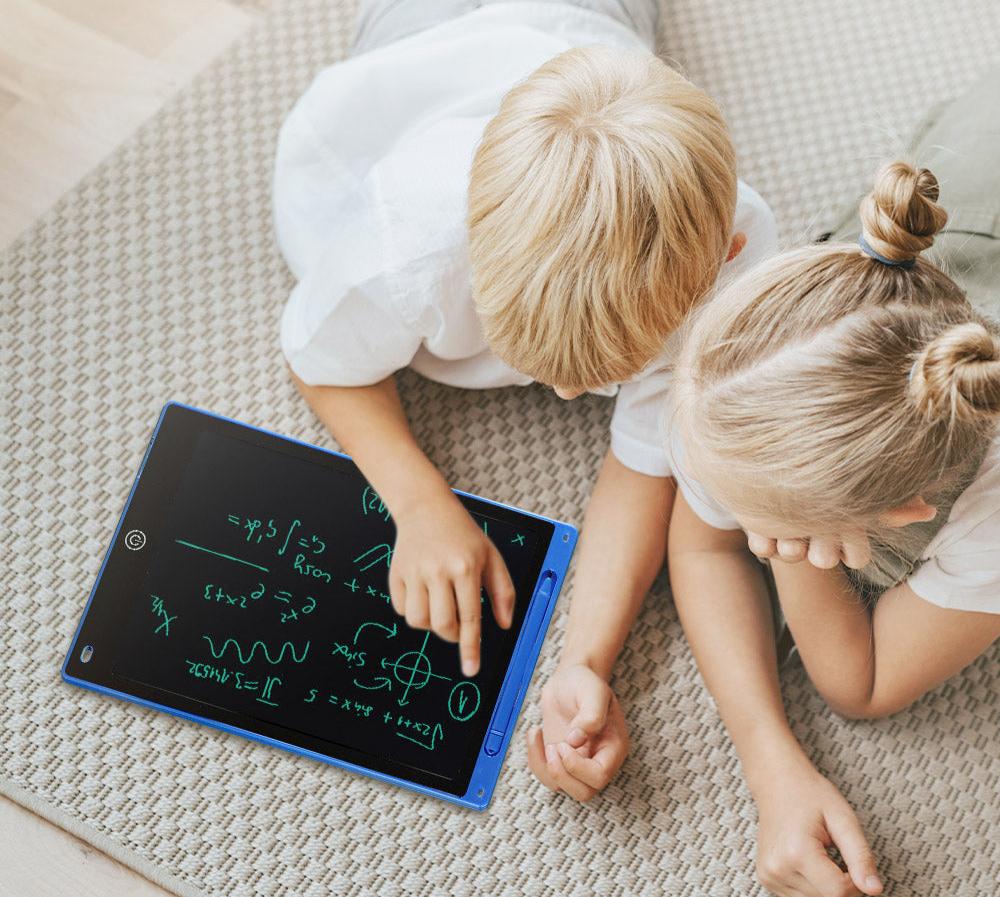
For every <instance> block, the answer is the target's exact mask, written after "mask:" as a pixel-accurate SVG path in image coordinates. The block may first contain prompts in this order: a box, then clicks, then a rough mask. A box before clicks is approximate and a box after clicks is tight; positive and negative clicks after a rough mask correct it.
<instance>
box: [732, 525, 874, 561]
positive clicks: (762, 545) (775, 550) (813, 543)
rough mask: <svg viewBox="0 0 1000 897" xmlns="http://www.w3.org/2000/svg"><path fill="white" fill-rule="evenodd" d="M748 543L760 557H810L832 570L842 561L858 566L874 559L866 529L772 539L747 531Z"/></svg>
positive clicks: (783, 558)
mask: <svg viewBox="0 0 1000 897" xmlns="http://www.w3.org/2000/svg"><path fill="white" fill-rule="evenodd" d="M747 547H748V548H749V549H750V550H751V551H752V552H753V553H754V554H755V555H757V557H759V558H760V559H761V560H764V559H766V558H778V559H780V560H782V561H787V562H788V563H791V564H795V563H798V562H799V561H804V560H806V559H808V560H809V563H810V564H812V565H813V566H814V567H820V568H821V569H824V570H829V569H830V568H831V567H836V566H837V564H839V563H840V562H841V561H843V562H844V564H845V565H846V566H848V567H852V568H854V569H855V570H858V569H860V568H861V567H864V566H865V564H867V563H868V562H869V561H870V560H871V548H870V547H869V545H868V537H867V535H865V533H863V532H857V533H847V534H844V535H841V536H812V537H809V536H803V537H802V538H799V539H772V538H770V537H769V536H762V535H760V534H759V533H754V532H750V531H749V530H748V531H747Z"/></svg>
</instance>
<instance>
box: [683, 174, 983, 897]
mask: <svg viewBox="0 0 1000 897" xmlns="http://www.w3.org/2000/svg"><path fill="white" fill-rule="evenodd" d="M938 198H939V187H938V183H937V180H936V179H935V177H934V175H933V174H932V173H931V172H930V171H928V170H927V169H916V168H914V167H911V166H910V165H908V164H906V163H903V162H895V163H893V164H891V165H888V166H886V167H885V168H884V169H883V170H882V171H881V172H880V173H879V174H878V176H877V178H876V182H875V186H874V189H873V191H872V193H871V194H870V195H869V196H868V197H866V198H865V199H864V200H863V202H862V204H861V210H860V211H861V235H860V237H859V239H858V240H857V241H854V242H832V243H819V244H815V245H812V246H808V247H805V248H801V249H796V250H792V251H789V252H785V253H782V254H780V255H778V256H776V257H774V258H773V259H771V260H769V261H767V262H765V263H764V264H762V265H761V266H759V267H757V268H756V269H755V270H753V271H750V272H748V273H747V274H745V275H744V276H742V277H741V278H739V279H737V280H736V281H734V282H733V283H732V284H731V285H730V286H729V287H728V288H726V289H725V290H723V291H721V292H720V293H719V294H718V295H717V296H716V298H714V299H713V300H712V301H711V302H708V303H705V304H704V306H703V307H702V308H700V309H699V310H698V312H697V313H696V315H695V316H694V317H693V319H692V321H691V323H690V327H689V329H688V332H687V333H686V335H685V339H684V344H683V348H682V351H681V354H680V357H679V361H678V366H677V370H676V374H675V381H674V390H675V391H674V400H673V401H674V404H673V408H672V411H673V418H674V419H673V427H672V432H673V433H674V434H676V435H675V436H674V437H673V439H674V458H675V472H676V475H677V479H678V486H679V494H678V497H677V500H676V502H675V506H674V512H673V520H672V522H671V525H670V535H669V542H670V544H669V560H670V570H671V584H672V587H673V592H674V598H675V601H676V604H677V608H678V613H679V615H680V618H681V623H682V625H683V627H684V630H685V633H686V635H687V637H688V639H689V641H690V644H691V647H692V650H693V652H694V654H695V658H696V660H697V662H698V665H699V668H700V669H701V672H702V675H703V677H704V679H705V681H706V684H707V686H708V688H709V690H710V691H711V692H712V694H713V696H714V697H715V700H716V703H717V705H718V708H719V712H720V714H721V716H722V718H723V720H724V722H725V724H726V726H727V728H728V730H729V732H730V734H731V736H732V738H733V741H734V744H735V746H736V749H737V752H738V753H739V755H740V758H741V761H742V763H743V768H744V772H745V774H746V777H747V782H748V785H749V787H750V790H751V792H752V794H753V796H754V799H755V801H756V803H757V807H758V812H759V833H758V842H759V844H758V848H759V849H758V864H757V867H758V874H759V875H760V877H761V880H762V882H763V883H764V884H765V885H766V886H767V887H768V888H770V889H771V890H773V891H775V892H776V893H778V894H782V895H795V897H801V895H808V897H814V895H822V897H835V895H853V894H857V893H858V892H859V891H860V892H863V893H865V894H878V893H881V890H882V883H881V881H880V879H879V877H878V873H877V871H876V866H875V862H874V858H873V856H872V853H871V850H870V848H869V847H868V844H867V842H866V840H865V837H864V835H863V833H862V831H861V828H860V826H859V824H858V821H857V819H856V818H855V816H854V813H853V812H852V810H851V809H850V807H849V806H848V804H847V802H846V801H845V800H844V798H843V797H842V796H841V795H840V794H839V793H838V792H837V790H836V789H835V787H834V786H833V785H832V784H831V783H830V782H829V781H827V780H826V779H825V778H823V777H822V776H821V775H820V774H819V773H818V772H817V771H816V769H815V768H814V767H813V766H812V764H811V763H810V761H809V760H808V759H807V758H806V756H805V754H804V753H803V751H802V749H801V748H800V747H799V745H798V743H797V742H796V740H795V738H794V736H793V734H792V732H791V729H790V728H789V725H788V723H787V721H786V719H785V715H784V711H783V708H782V702H781V696H780V694H779V690H778V679H777V674H776V664H775V656H776V654H775V645H774V637H773V631H772V620H771V609H770V606H769V597H768V591H769V587H770V588H772V589H774V590H775V591H776V594H777V598H778V600H779V602H780V609H781V612H782V613H783V615H784V618H785V621H786V623H787V626H788V629H789V630H790V633H791V636H792V637H793V638H794V640H795V645H796V647H797V649H798V651H799V653H800V655H801V658H802V662H803V664H804V666H805V669H806V671H807V673H808V675H809V676H810V678H811V679H812V681H813V683H814V684H815V686H816V688H817V689H818V690H819V692H820V693H821V694H822V695H823V697H824V698H825V699H826V700H827V702H828V703H829V704H830V706H831V707H832V708H833V709H834V710H836V711H837V712H839V713H841V714H843V715H845V716H849V717H876V716H883V715H887V714H891V713H895V712H896V711H898V710H900V709H902V708H904V707H906V706H907V705H908V704H910V703H911V702H912V701H914V700H916V699H917V698H918V697H920V696H921V695H922V694H924V693H925V692H926V691H928V690H929V689H931V688H933V687H934V686H936V685H937V684H938V683H940V682H942V681H943V680H944V679H946V678H948V677H950V676H952V675H954V674H955V673H957V672H959V671H960V670H961V669H962V668H963V667H965V666H966V665H967V664H969V663H970V662H971V661H972V660H973V659H975V658H976V657H977V656H978V655H979V654H980V653H982V652H983V651H984V650H985V649H986V648H987V647H988V646H989V645H990V644H991V643H992V642H993V641H994V640H995V639H997V638H998V637H1000V549H998V544H1000V434H998V426H997V422H998V417H1000V324H998V323H997V322H995V321H994V320H992V319H991V318H989V317H987V316H986V315H984V314H983V313H982V312H981V311H979V310H977V308H975V307H974V306H973V305H972V304H971V303H970V302H969V299H968V297H967V296H966V294H965V292H964V291H963V290H962V289H961V288H960V287H959V285H958V284H957V283H956V282H955V281H954V280H953V279H952V278H951V277H949V276H948V275H947V274H946V273H945V272H944V271H943V270H941V268H939V267H936V266H935V265H934V264H932V263H931V262H929V261H928V260H926V259H925V258H923V257H922V255H921V253H922V251H923V250H925V249H927V248H928V247H929V246H930V245H931V243H932V242H933V240H934V235H935V234H936V233H937V232H938V231H939V230H940V229H941V228H942V227H943V225H944V224H945V221H946V220H947V214H946V212H945V210H944V209H943V208H942V206H941V205H939V204H938ZM992 201H993V198H992V197H990V196H989V195H986V199H985V200H984V202H992ZM969 211H970V209H969V207H968V206H964V207H963V208H962V212H963V213H966V214H967V213H968V212H969ZM966 239H967V240H971V237H966ZM970 245H971V244H970ZM980 304H982V303H980ZM743 531H746V533H752V534H755V535H754V537H753V542H752V544H753V546H754V547H755V548H756V549H757V550H760V551H763V552H764V553H768V554H771V555H772V559H771V561H770V569H769V571H766V570H765V571H762V569H761V566H760V564H759V563H758V562H757V561H756V560H755V559H754V558H753V556H752V555H751V554H750V553H749V551H748V550H747V536H746V535H745V533H744V532H743ZM809 536H812V537H813V538H812V539H810V538H808V537H809ZM838 545H842V546H843V549H842V550H841V551H840V552H838V550H837V546H838ZM805 554H808V557H809V559H810V560H811V561H813V563H800V564H795V563H793V562H794V561H795V560H799V559H801V558H802V557H803V555H805ZM786 558H787V559H786ZM841 558H843V559H844V561H848V562H850V564H851V566H848V565H847V563H839V561H840V560H841ZM762 572H763V573H769V574H770V576H769V578H765V576H764V575H762ZM831 846H836V847H837V848H838V849H839V851H840V854H841V855H842V857H843V858H844V861H845V863H846V866H847V872H843V871H841V869H840V867H839V866H837V865H836V864H835V863H834V862H833V861H832V860H831V859H830V857H829V856H828V853H827V848H829V847H831Z"/></svg>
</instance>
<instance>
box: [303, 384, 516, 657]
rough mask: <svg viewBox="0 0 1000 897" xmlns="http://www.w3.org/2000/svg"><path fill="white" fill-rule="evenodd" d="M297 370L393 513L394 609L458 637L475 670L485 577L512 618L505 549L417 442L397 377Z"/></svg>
mask: <svg viewBox="0 0 1000 897" xmlns="http://www.w3.org/2000/svg"><path fill="white" fill-rule="evenodd" d="M289 373H290V374H291V377H292V381H293V382H294V383H295V385H296V387H297V388H298V390H299V392H301V393H302V395H303V397H304V398H305V399H306V401H307V402H308V403H309V405H310V407H311V408H312V409H313V411H314V412H315V413H316V416H317V417H319V419H320V420H321V421H322V422H323V423H324V425H325V426H326V427H327V429H329V431H330V432H331V433H332V434H333V437H334V438H335V439H336V440H337V442H338V443H340V445H341V446H343V447H344V450H345V451H346V452H347V453H348V454H349V455H351V457H352V458H353V459H354V462H355V463H356V464H357V465H358V467H359V468H360V470H361V472H362V473H363V474H364V475H365V478H366V479H367V480H368V481H369V482H370V483H371V484H372V485H373V486H374V487H375V489H376V491H377V492H378V493H379V496H380V498H381V499H382V501H383V502H384V503H385V505H386V507H387V508H388V509H389V512H390V513H391V514H392V516H393V519H394V521H395V523H396V545H395V547H394V550H393V556H392V563H391V565H390V568H389V594H390V597H391V599H392V605H393V608H394V609H395V610H396V612H397V613H399V614H405V616H406V622H407V623H408V624H409V625H410V626H412V627H415V628H419V629H431V630H433V631H434V632H435V633H437V634H438V635H439V636H441V637H442V638H444V639H446V640H448V641H452V642H455V641H457V642H459V646H460V651H461V656H462V667H463V672H464V673H465V675H467V676H471V675H475V673H476V672H478V669H479V642H480V633H481V624H480V615H481V601H480V597H479V596H480V587H481V586H482V585H485V586H486V590H487V592H488V593H489V596H490V601H491V604H492V607H493V615H494V617H495V618H496V619H497V621H498V623H499V624H500V625H501V626H503V627H504V628H506V627H508V626H510V622H511V619H512V617H513V609H514V586H513V584H512V582H511V579H510V574H509V573H508V572H507V566H506V564H505V563H504V561H503V558H502V557H501V555H500V552H499V551H498V550H497V549H496V547H495V546H494V545H493V543H492V542H491V541H490V540H489V539H488V538H487V537H486V535H485V534H484V533H483V531H482V530H481V529H479V527H478V526H476V524H475V522H474V521H473V519H472V517H471V516H469V513H468V511H466V510H465V508H464V507H463V506H462V504H461V503H460V502H459V500H458V499H457V498H456V497H455V494H454V493H453V492H452V491H451V489H450V488H449V486H448V484H447V482H445V479H444V477H443V476H441V473H440V472H439V471H438V469H437V468H436V467H435V466H434V465H433V464H432V463H431V461H430V459H429V458H428V457H427V456H426V455H425V454H424V452H423V451H422V450H421V448H420V446H419V445H418V444H417V441H416V439H415V438H414V437H413V433H412V432H411V431H410V426H409V423H408V422H407V420H406V414H405V412H404V411H403V406H402V404H401V403H400V401H399V394H398V392H397V391H396V383H395V380H394V378H393V377H391V376H390V377H387V378H386V379H385V380H382V381H380V382H379V383H375V384H373V385H371V386H311V385H309V384H307V383H305V382H303V381H302V380H301V379H300V378H299V377H298V376H297V375H296V374H295V372H294V371H292V369H291V367H290V366H289Z"/></svg>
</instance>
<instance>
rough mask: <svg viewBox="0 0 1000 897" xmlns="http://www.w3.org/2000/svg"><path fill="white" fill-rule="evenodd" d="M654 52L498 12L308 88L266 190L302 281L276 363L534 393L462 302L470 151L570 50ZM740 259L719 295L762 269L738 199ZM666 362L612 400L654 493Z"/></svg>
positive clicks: (756, 219)
mask: <svg viewBox="0 0 1000 897" xmlns="http://www.w3.org/2000/svg"><path fill="white" fill-rule="evenodd" d="M592 44H604V45H610V46H614V47H622V48H630V49H646V50H651V48H650V47H649V45H648V44H647V43H645V42H644V41H643V39H642V38H641V37H640V36H639V35H638V34H636V33H635V32H633V31H631V30H630V29H628V28H626V27H625V26H624V25H622V24H620V23H619V22H617V21H615V20H614V19H612V18H610V17H609V16H606V15H603V14H601V13H596V12H592V11H590V10H585V9H581V8H579V7H576V6H573V5H572V4H557V3H516V2H511V3H497V4H491V5H489V6H486V7H481V8H479V9H477V10H475V11H473V12H469V13H466V14H464V15H462V16H459V17H458V18H454V19H450V20H448V21H445V22H442V23H441V24H438V25H435V26H433V27H431V28H428V29H426V30H424V31H421V32H418V33H417V34H414V35H411V36H410V37H407V38H404V39H402V40H399V41H396V42H394V43H392V44H388V45H385V46H382V47H378V48H375V49H373V50H371V51H369V52H366V53H362V54H359V55H358V56H355V57H352V58H349V59H346V60H344V61H342V62H338V63H336V64H334V65H331V66H329V67H328V68H326V69H324V70H323V71H321V72H320V73H319V74H318V75H317V76H316V78H315V80H314V81H313V83H312V84H311V86H310V87H309V89H308V90H307V91H306V92H305V94H303V96H302V97H301V98H300V99H299V101H298V102H297V104H296V105H295V107H294V108H293V109H292V111H291V113H290V114H289V116H288V118H287V119H286V121H285V122H284V124H283V126H282V128H281V132H280V135H279V139H278V148H277V157H276V161H275V176H274V222H275V229H276V232H277V238H278V244H279V246H280V248H281V251H282V252H283V254H284V256H285V259H286V260H287V262H288V265H289V267H290V268H291V270H292V272H293V273H294V274H295V276H296V278H297V279H298V284H297V285H296V287H295V288H294V289H293V291H292V293H291V295H290V296H289V298H288V301H287V303H286V305H285V308H284V311H283V314H282V317H281V348H282V351H283V352H284V354H285V357H286V358H287V359H288V363H289V365H290V366H291V367H292V369H293V370H294V371H295V373H296V374H297V375H298V376H299V377H301V378H302V380H304V381H305V382H306V383H309V384H334V385H340V386H362V385H367V384H371V383H376V382H378V381H379V380H382V379H384V378H385V377H387V376H388V375H390V374H391V373H393V372H394V371H397V370H399V369H400V368H403V367H406V366H410V367H412V368H413V369H414V370H416V371H417V372H418V373H420V374H422V375H423V376H425V377H428V378H430V379H432V380H437V381H439V382H441V383H447V384H450V385H452V386H462V387H467V388H473V389H484V388H489V387H498V386H511V385H527V384H529V383H531V382H532V380H531V378H530V377H528V376H527V375H525V374H522V373H521V372H519V371H517V370H515V369H513V368H511V367H509V366H508V365H507V364H505V363H504V362H503V361H501V360H500V359H499V358H497V357H496V356H495V355H494V354H493V353H492V352H491V351H490V349H489V347H488V346H487V344H486V342H485V340H484V339H483V335H482V330H481V327H480V323H479V319H478V315H477V313H476V309H475V305H474V302H473V299H472V288H471V273H470V267H469V258H468V234H467V227H466V214H467V203H468V178H469V170H470V167H471V163H472V157H473V154H474V152H475V148H476V145H477V144H478V142H479V140H480V137H481V136H482V132H483V129H484V128H485V126H486V123H487V122H488V121H489V120H490V118H492V117H493V115H494V114H495V113H496V111H497V110H498V108H499V105H500V101H501V98H502V97H503V96H504V94H505V93H506V92H507V91H508V90H509V89H510V88H511V87H512V86H513V85H514V84H515V83H516V82H517V81H519V80H521V79H522V78H524V77H526V76H527V75H528V74H530V73H531V72H532V71H534V70H535V69H536V68H538V66H540V65H541V64H542V63H543V62H545V61H547V60H548V59H550V58H552V57H553V56H555V55H557V54H559V53H561V52H563V51H564V50H567V49H569V48H570V47H573V46H585V45H592ZM739 231H743V232H744V233H746V235H747V244H746V247H745V248H744V249H743V251H742V253H740V255H739V256H737V258H736V259H734V260H733V262H730V263H727V264H726V265H724V266H723V270H722V272H721V273H720V281H721V280H723V279H728V278H729V277H731V276H735V275H736V274H737V273H739V272H740V271H742V270H745V269H746V268H747V267H749V266H750V265H751V264H752V263H754V262H756V261H758V260H760V259H761V258H763V257H764V256H766V255H769V254H770V253H771V252H773V250H774V248H775V246H776V243H777V232H776V227H775V222H774V216H773V215H772V214H771V211H770V209H769V208H768V206H767V204H766V203H765V202H764V200H763V199H761V197H760V196H759V195H758V194H757V193H755V192H754V191H753V190H751V189H750V188H749V187H748V186H746V185H745V184H743V183H742V182H740V183H739V189H738V199H737V211H736V220H735V222H734V225H733V232H734V233H736V232H739ZM667 357H668V353H667V347H666V346H665V348H664V354H663V355H662V356H661V357H659V358H657V359H655V360H654V361H653V362H651V363H650V364H649V365H648V366H647V367H646V368H645V369H644V370H643V371H641V372H640V373H639V374H638V375H637V376H636V377H634V378H633V379H632V380H630V381H628V382H625V383H622V384H611V385H608V386H606V387H602V388H600V389H597V390H594V391H595V392H599V393H601V394H604V395H616V396H617V398H616V404H615V411H614V414H613V417H612V422H611V447H612V450H613V451H614V453H615V455H616V457H618V459H619V460H620V461H621V462H622V463H623V464H625V465H627V466H628V467H630V468H632V469H634V470H637V471H640V472H642V473H647V474H651V475H654V476H667V475H669V474H670V466H669V463H668V459H667V453H666V451H665V447H664V445H663V442H662V441H661V430H660V428H659V420H660V415H661V413H662V410H663V407H664V405H665V404H666V390H667V386H668V377H667V373H666V371H665V369H664V366H665V362H666V359H667Z"/></svg>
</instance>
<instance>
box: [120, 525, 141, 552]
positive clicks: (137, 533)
mask: <svg viewBox="0 0 1000 897" xmlns="http://www.w3.org/2000/svg"><path fill="white" fill-rule="evenodd" d="M145 545H146V534H145V533H144V532H143V531H142V530H141V529H130V530H129V531H128V532H127V533H126V534H125V547H126V548H127V549H129V550H130V551H138V550H139V549H140V548H144V547H145Z"/></svg>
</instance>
